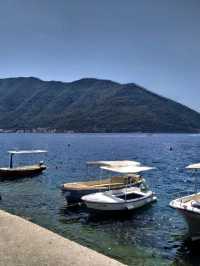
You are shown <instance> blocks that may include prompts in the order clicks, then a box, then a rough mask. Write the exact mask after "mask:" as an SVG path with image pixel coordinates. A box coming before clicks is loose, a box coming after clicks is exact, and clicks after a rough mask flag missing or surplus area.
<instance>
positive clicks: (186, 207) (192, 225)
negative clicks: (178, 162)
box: [169, 163, 200, 240]
mask: <svg viewBox="0 0 200 266" xmlns="http://www.w3.org/2000/svg"><path fill="white" fill-rule="evenodd" d="M186 168H187V169H193V170H195V171H197V170H199V169H200V163H197V164H191V165H189V166H187V167H186ZM169 205H170V207H172V208H174V209H176V210H177V211H178V212H179V213H180V214H181V215H182V216H183V217H184V219H185V221H186V222H187V224H188V229H189V237H190V238H191V239H192V240H198V239H200V193H197V180H196V178H195V193H194V194H191V195H189V196H184V197H181V198H177V199H175V200H172V201H171V202H170V204H169Z"/></svg>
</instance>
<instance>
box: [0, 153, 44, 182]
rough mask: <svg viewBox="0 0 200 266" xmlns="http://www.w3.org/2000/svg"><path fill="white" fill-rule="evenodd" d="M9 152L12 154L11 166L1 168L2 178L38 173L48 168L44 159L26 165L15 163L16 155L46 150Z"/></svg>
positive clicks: (0, 176)
mask: <svg viewBox="0 0 200 266" xmlns="http://www.w3.org/2000/svg"><path fill="white" fill-rule="evenodd" d="M8 153H9V155H10V162H9V167H1V168H0V178H1V179H10V178H18V177H22V176H31V175H36V174H39V173H41V172H42V171H43V170H45V169H46V165H45V164H44V162H43V161H40V162H39V163H38V164H33V165H24V166H14V163H13V158H14V155H18V154H41V153H47V151H46V150H12V151H8Z"/></svg>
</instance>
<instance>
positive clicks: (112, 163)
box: [87, 160, 141, 167]
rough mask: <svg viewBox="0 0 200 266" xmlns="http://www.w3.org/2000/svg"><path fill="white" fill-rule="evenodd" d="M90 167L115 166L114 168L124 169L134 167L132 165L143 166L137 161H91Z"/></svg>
mask: <svg viewBox="0 0 200 266" xmlns="http://www.w3.org/2000/svg"><path fill="white" fill-rule="evenodd" d="M87 164H88V165H98V166H113V167H122V166H123V167H124V166H132V165H141V163H140V162H137V161H129V160H122V161H90V162H87Z"/></svg>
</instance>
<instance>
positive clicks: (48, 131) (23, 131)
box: [0, 128, 200, 135]
mask: <svg viewBox="0 0 200 266" xmlns="http://www.w3.org/2000/svg"><path fill="white" fill-rule="evenodd" d="M1 133H2V134H5V133H17V134H19V133H20V134H26V133H34V134H148V135H152V134H200V132H197V131H193V132H188V131H185V132H182V131H181V132H180V131H177V132H176V131H173V132H158V131H155V132H151V131H149V132H145V131H143V132H142V131H133V132H122V131H117V132H100V131H96V132H95V131H84V132H83V131H73V130H59V129H44V128H42V129H0V134H1Z"/></svg>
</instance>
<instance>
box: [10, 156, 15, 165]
mask: <svg viewBox="0 0 200 266" xmlns="http://www.w3.org/2000/svg"><path fill="white" fill-rule="evenodd" d="M13 155H14V154H13V153H11V154H10V168H13Z"/></svg>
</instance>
